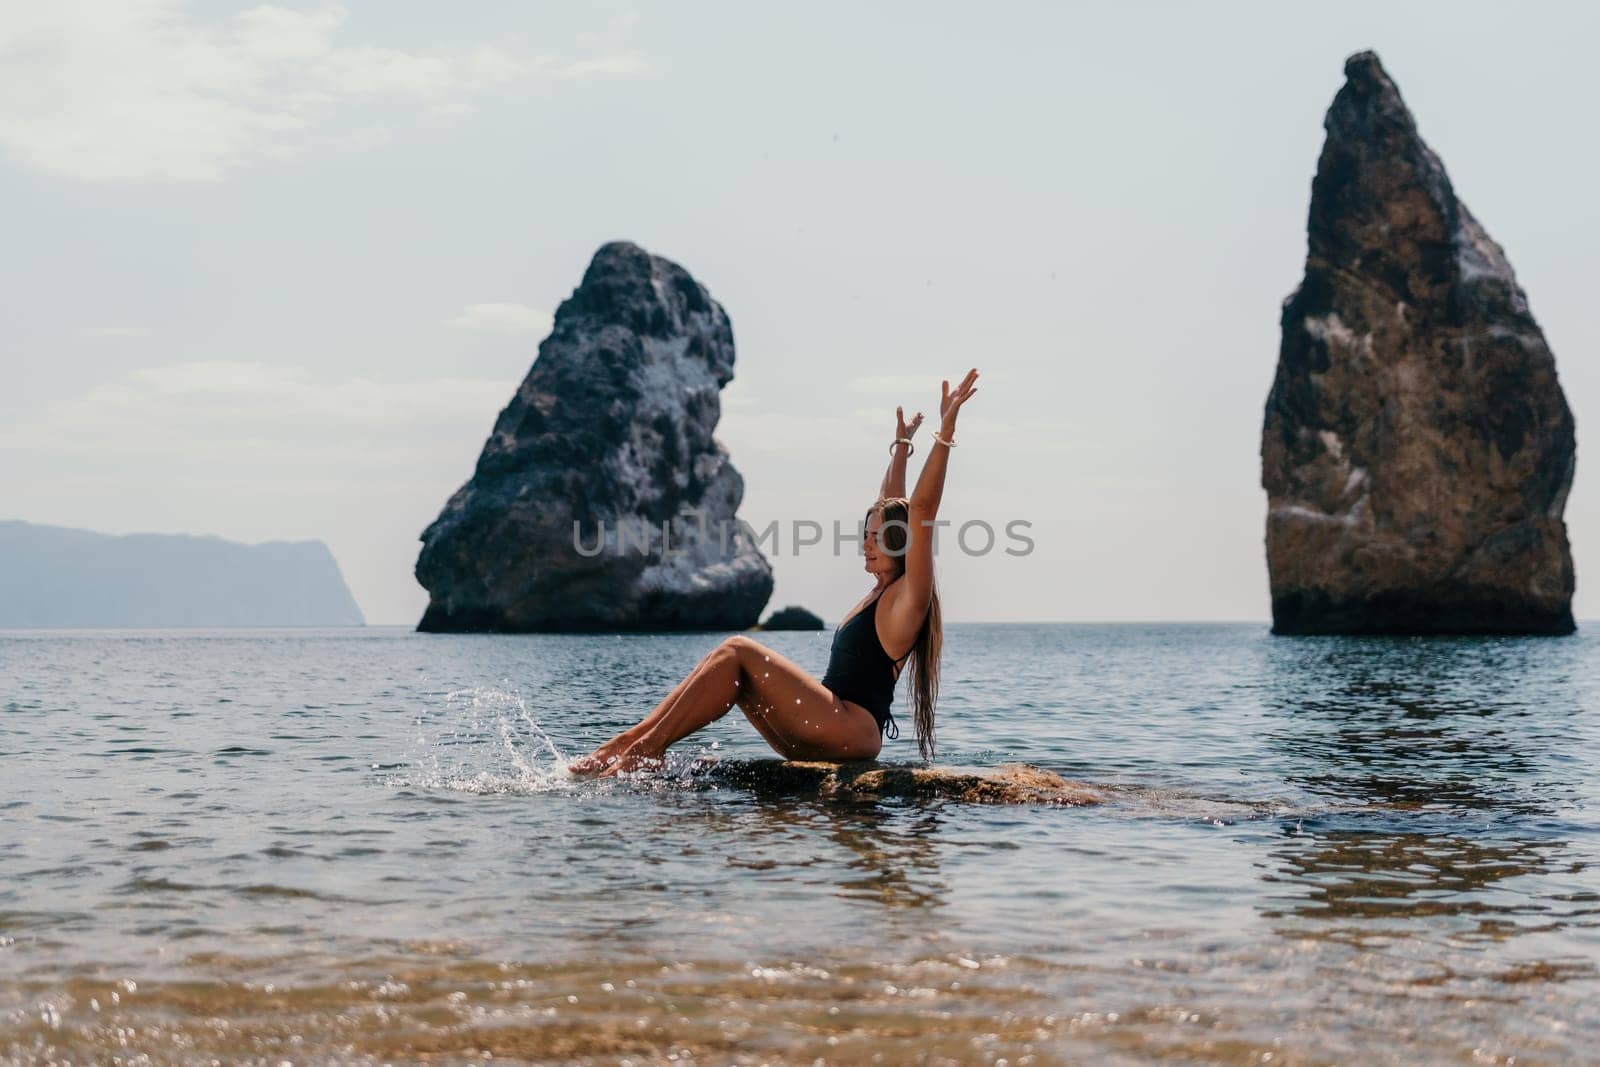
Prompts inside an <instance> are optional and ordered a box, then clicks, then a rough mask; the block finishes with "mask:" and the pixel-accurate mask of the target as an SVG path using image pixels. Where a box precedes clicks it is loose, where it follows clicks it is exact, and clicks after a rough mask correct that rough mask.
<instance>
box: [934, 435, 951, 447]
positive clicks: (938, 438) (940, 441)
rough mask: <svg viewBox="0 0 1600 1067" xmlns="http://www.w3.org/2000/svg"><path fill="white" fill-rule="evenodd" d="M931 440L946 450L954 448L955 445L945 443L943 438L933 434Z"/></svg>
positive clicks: (948, 442)
mask: <svg viewBox="0 0 1600 1067" xmlns="http://www.w3.org/2000/svg"><path fill="white" fill-rule="evenodd" d="M933 439H934V440H935V441H937V442H939V443H940V444H941V445H944V446H945V447H946V448H954V447H956V443H955V442H954V441H946V440H945V439H944V438H943V437H940V436H939V435H938V434H934V435H933Z"/></svg>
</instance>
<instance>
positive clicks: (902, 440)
mask: <svg viewBox="0 0 1600 1067" xmlns="http://www.w3.org/2000/svg"><path fill="white" fill-rule="evenodd" d="M894 445H905V446H906V455H907V457H910V456H914V455H916V454H917V446H916V445H914V444H912V443H911V438H909V437H896V438H895V439H894ZM894 445H890V446H889V455H891V456H892V455H894Z"/></svg>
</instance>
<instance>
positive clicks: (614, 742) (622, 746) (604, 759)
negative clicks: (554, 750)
mask: <svg viewBox="0 0 1600 1067" xmlns="http://www.w3.org/2000/svg"><path fill="white" fill-rule="evenodd" d="M632 733H633V731H632V730H624V731H623V732H622V733H620V734H618V735H617V736H616V737H613V738H612V739H611V740H609V741H607V742H605V743H604V744H602V745H600V746H599V747H598V748H596V749H595V750H594V751H593V752H591V753H589V754H588V755H587V756H579V757H578V758H577V759H574V760H569V761H568V762H567V771H568V773H570V774H576V775H585V774H593V773H595V772H596V771H599V770H602V769H604V768H606V767H609V766H611V765H612V764H613V763H615V762H616V758H617V756H618V755H619V754H620V753H622V752H623V751H624V750H626V749H627V748H629V747H631V746H632V745H633V743H634V739H633V737H632Z"/></svg>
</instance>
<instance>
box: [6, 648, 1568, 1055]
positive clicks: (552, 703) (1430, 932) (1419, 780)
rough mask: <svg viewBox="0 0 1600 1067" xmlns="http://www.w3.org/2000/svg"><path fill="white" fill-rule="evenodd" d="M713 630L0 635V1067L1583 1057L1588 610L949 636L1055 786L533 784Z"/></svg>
mask: <svg viewBox="0 0 1600 1067" xmlns="http://www.w3.org/2000/svg"><path fill="white" fill-rule="evenodd" d="M756 636H757V637H758V639H760V640H762V641H763V642H765V643H767V644H769V645H771V646H772V647H774V648H777V649H778V650H779V651H781V652H783V653H784V654H785V655H787V656H790V657H791V658H793V659H795V660H796V661H798V662H799V663H801V664H802V665H804V666H806V667H807V668H809V669H811V670H812V671H813V672H815V673H817V674H820V673H821V671H822V668H823V667H824V666H825V662H826V656H827V647H828V640H829V636H830V635H829V634H826V633H813V634H798V633H788V634H786V633H774V634H758V635H756ZM720 637H721V635H715V634H701V635H674V636H634V635H625V636H616V635H605V636H515V637H513V636H430V635H420V634H414V633H411V632H409V631H408V630H405V629H402V628H367V629H352V630H318V631H305V630H275V631H266V630H262V631H222V630H219V631H163V632H152V631H144V632H109V631H99V632H68V633H63V632H43V631H41V632H15V631H12V632H7V633H0V779H3V785H0V1056H3V1057H5V1058H6V1059H8V1060H12V1061H22V1062H32V1061H38V1060H48V1059H59V1060H71V1061H73V1062H86V1063H97V1062H149V1061H154V1062H212V1061H213V1060H217V1061H221V1062H228V1063H236V1062H257V1061H259V1062H269V1063H274V1064H276V1063H281V1062H283V1061H289V1062H292V1063H304V1062H311V1063H320V1062H409V1061H415V1060H423V1059H428V1060H430V1062H466V1061H468V1060H481V1059H485V1058H488V1055H489V1054H492V1055H493V1057H494V1058H495V1059H499V1060H505V1059H513V1060H514V1059H517V1058H519V1057H521V1058H527V1059H535V1060H541V1061H557V1062H560V1061H581V1062H588V1061H594V1062H609V1063H619V1062H624V1061H631V1062H634V1063H640V1064H643V1063H654V1062H661V1061H665V1060H669V1059H670V1060H675V1061H678V1062H697V1063H762V1062H770V1063H813V1062H817V1061H822V1062H827V1063H863V1062H876V1063H888V1064H892V1063H977V1062H995V1063H1000V1062H1007V1063H1010V1064H1025V1063H1032V1064H1054V1063H1069V1062H1094V1063H1124V1062H1125V1063H1143V1062H1150V1061H1161V1060H1170V1061H1174V1062H1186V1063H1187V1062H1201V1063H1275V1064H1276V1063H1335V1062H1342V1063H1351V1062H1362V1063H1374V1062H1394V1063H1400V1062H1404V1063H1413V1062H1440V1063H1510V1062H1512V1061H1513V1059H1514V1060H1515V1062H1517V1063H1519V1064H1527V1063H1577V1062H1594V1059H1595V1056H1596V1055H1597V1053H1596V1039H1597V1037H1600V981H1597V979H1600V873H1597V868H1596V866H1595V865H1596V863H1597V861H1600V804H1597V802H1600V786H1597V785H1596V775H1597V773H1600V681H1597V679H1600V640H1597V638H1596V636H1595V631H1594V628H1593V627H1590V628H1588V629H1586V630H1584V631H1583V632H1580V634H1578V635H1577V636H1575V637H1571V638H1560V639H1528V640H1523V639H1493V638H1491V639H1388V638H1382V639H1380V638H1373V639H1328V638H1273V637H1270V636H1269V635H1268V634H1267V633H1266V631H1265V628H1264V627H1261V626H1253V625H1243V626H1224V625H1216V626H1198V625H1197V626H1178V625H1165V626H1162V625H1150V626H1076V625H979V624H966V625H962V624H956V625H952V626H951V627H949V629H948V632H947V635H946V653H945V660H944V686H943V691H942V701H941V707H940V742H941V747H940V754H939V762H940V763H941V764H957V765H978V766H989V765H994V764H998V763H1002V762H1008V761H1021V762H1027V763H1031V764H1034V765H1037V766H1040V767H1045V768H1048V769H1051V770H1054V771H1057V772H1060V773H1061V774H1064V775H1066V776H1068V777H1071V778H1075V779H1080V780H1083V781H1086V782H1089V783H1092V784H1096V785H1098V786H1100V787H1102V788H1103V789H1104V790H1105V792H1106V795H1107V797H1108V803H1106V804H1105V805H1103V806H1102V807H1099V808H1095V809H1066V808H1043V807H1031V808H1021V807H1007V808H1002V807H985V806H974V805H963V804H959V803H955V802H947V801H940V802H912V801H905V800H883V801H878V802H869V801H853V802H845V801H825V800H815V799H807V798H804V797H800V798H795V797H790V798H787V799H773V798H770V797H766V798H763V797H759V796H755V795H751V794H749V793H747V792H745V791H742V790H740V789H737V788H732V787H728V786H723V787H721V788H717V787H714V786H712V785H711V784H709V783H708V781H707V780H706V778H705V777H704V776H697V775H694V774H692V773H690V772H691V767H692V765H693V764H694V763H695V761H696V760H697V759H705V758H710V757H715V758H734V757H761V756H768V755H771V753H770V751H769V750H767V748H766V747H765V745H764V743H763V742H762V741H761V740H760V738H759V737H758V736H757V735H756V733H755V731H754V730H753V729H752V728H751V727H750V726H749V724H748V723H746V722H745V721H744V718H743V716H742V714H741V713H740V712H739V711H738V710H737V709H735V710H733V711H732V712H731V713H730V714H729V715H728V716H727V717H726V718H724V719H722V720H721V721H720V722H718V723H716V724H714V725H713V726H711V727H710V728H709V729H707V730H706V731H703V732H702V733H701V734H697V735H695V736H694V737H691V738H690V739H688V740H687V741H686V742H684V743H682V744H681V745H680V746H678V747H677V748H675V749H674V750H673V752H674V760H673V766H672V767H671V768H669V770H668V771H667V772H665V773H659V774H656V775H651V776H647V777H641V778H638V779H623V780H605V781H593V780H584V781H574V780H571V779H568V778H566V777H565V776H564V774H563V773H561V771H560V770H559V765H560V762H561V757H564V756H571V755H574V754H577V753H579V752H582V751H585V750H587V749H588V748H589V747H591V746H592V745H594V744H595V743H597V742H598V741H600V740H602V739H603V738H605V737H607V736H609V735H610V734H612V733H614V732H615V731H616V730H617V729H619V728H621V727H622V726H624V725H627V724H629V723H631V722H633V721H635V720H636V719H637V718H638V717H640V716H641V715H643V714H644V713H645V712H647V711H648V710H649V709H650V708H651V707H652V706H653V705H654V704H655V702H656V701H657V700H659V699H660V697H661V696H662V695H664V694H665V693H666V692H667V691H668V690H669V689H670V688H671V687H672V685H673V684H675V683H676V682H677V681H678V679H680V678H681V677H682V676H683V675H684V674H685V673H686V672H687V671H688V670H690V669H691V668H692V667H693V666H694V664H695V663H696V662H697V661H698V659H699V658H700V656H701V655H702V654H704V653H705V652H706V651H707V650H709V649H710V648H711V647H712V646H713V645H715V644H716V643H717V641H718V640H720ZM900 695H901V698H902V701H903V699H904V696H905V687H904V686H902V690H901V694H900ZM900 718H901V721H902V723H903V724H904V725H905V729H904V733H903V735H902V737H901V739H900V740H899V741H895V742H890V743H888V744H887V745H886V746H885V749H884V753H883V757H882V758H883V759H884V760H885V761H889V762H896V763H910V762H914V761H915V759H916V746H915V741H914V740H913V737H912V730H911V728H910V715H909V712H905V713H902V714H901V715H900ZM141 1056H142V1057H146V1058H147V1059H146V1060H143V1061H141V1060H140V1057H141Z"/></svg>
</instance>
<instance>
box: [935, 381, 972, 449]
mask: <svg viewBox="0 0 1600 1067" xmlns="http://www.w3.org/2000/svg"><path fill="white" fill-rule="evenodd" d="M977 381H978V368H977V367H973V368H972V369H971V370H969V371H967V376H966V377H965V378H963V379H961V384H960V385H958V386H956V387H955V388H954V389H951V388H950V379H948V378H946V379H945V380H944V382H943V384H942V385H941V386H940V392H941V396H940V397H939V418H940V420H941V421H942V422H943V423H944V429H945V431H946V436H948V435H949V431H950V430H953V429H955V426H956V413H957V412H958V411H960V410H961V405H962V404H965V403H966V402H967V401H968V400H971V399H972V394H974V393H976V392H977V391H978V386H977V384H976V383H977Z"/></svg>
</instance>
